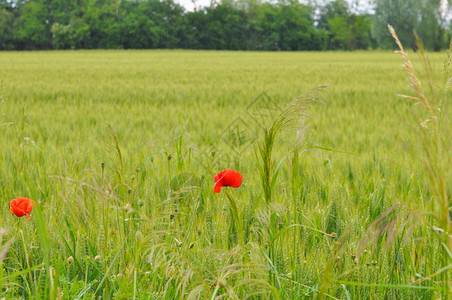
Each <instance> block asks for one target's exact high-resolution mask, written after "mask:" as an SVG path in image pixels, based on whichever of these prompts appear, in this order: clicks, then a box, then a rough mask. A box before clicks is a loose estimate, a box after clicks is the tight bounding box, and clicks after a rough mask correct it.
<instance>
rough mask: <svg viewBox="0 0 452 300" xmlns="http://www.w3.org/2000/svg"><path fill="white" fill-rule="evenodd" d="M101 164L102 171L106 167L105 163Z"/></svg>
mask: <svg viewBox="0 0 452 300" xmlns="http://www.w3.org/2000/svg"><path fill="white" fill-rule="evenodd" d="M100 166H101V167H102V171H103V170H104V169H105V163H104V162H103V163H100Z"/></svg>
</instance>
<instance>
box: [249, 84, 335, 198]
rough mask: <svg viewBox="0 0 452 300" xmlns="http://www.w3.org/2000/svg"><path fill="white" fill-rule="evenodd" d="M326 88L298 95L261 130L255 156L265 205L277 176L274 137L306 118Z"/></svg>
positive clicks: (270, 196)
mask: <svg viewBox="0 0 452 300" xmlns="http://www.w3.org/2000/svg"><path fill="white" fill-rule="evenodd" d="M327 87H328V86H327V85H324V86H319V87H316V88H314V89H312V90H310V91H308V92H306V93H305V94H302V95H300V96H299V97H297V98H296V99H295V100H293V101H292V102H290V103H289V104H288V105H287V106H286V107H285V108H284V109H283V110H282V111H281V112H280V113H279V114H278V116H277V117H276V118H275V120H274V121H273V123H272V125H271V126H270V128H268V127H263V128H262V130H263V134H264V135H263V138H262V140H261V141H260V142H258V144H257V150H256V156H257V159H258V171H259V176H260V180H261V184H262V188H263V191H264V199H265V202H266V203H267V204H270V203H271V202H272V190H273V187H274V185H275V180H276V176H277V173H276V168H275V167H276V164H275V161H274V159H273V156H272V153H273V146H274V144H275V141H276V137H277V136H278V134H280V133H281V132H282V131H284V130H285V129H288V128H289V127H291V126H294V125H295V124H296V121H300V119H303V118H306V117H307V116H308V114H307V112H306V108H307V107H308V106H309V104H310V103H312V102H320V100H319V99H320V98H321V97H322V95H323V93H324V92H325V89H326V88H327Z"/></svg>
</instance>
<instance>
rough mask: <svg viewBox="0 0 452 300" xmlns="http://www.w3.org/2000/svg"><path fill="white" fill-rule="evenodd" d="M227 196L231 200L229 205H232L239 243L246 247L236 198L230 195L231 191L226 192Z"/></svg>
mask: <svg viewBox="0 0 452 300" xmlns="http://www.w3.org/2000/svg"><path fill="white" fill-rule="evenodd" d="M226 196H227V197H228V199H229V204H230V205H231V213H232V218H233V220H234V222H235V228H236V229H237V236H238V238H239V243H240V244H242V245H244V244H245V239H244V236H243V228H242V227H243V226H242V225H243V224H242V223H241V222H240V217H239V210H238V208H237V202H236V201H235V199H234V197H232V196H231V194H230V193H229V190H226Z"/></svg>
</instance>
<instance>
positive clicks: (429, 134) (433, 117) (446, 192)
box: [389, 26, 452, 297]
mask: <svg viewBox="0 0 452 300" xmlns="http://www.w3.org/2000/svg"><path fill="white" fill-rule="evenodd" d="M389 31H390V32H391V34H392V36H393V37H394V40H395V42H396V44H397V46H398V47H399V51H397V52H398V53H400V55H401V56H402V59H403V61H404V63H403V66H404V68H405V70H406V71H407V73H408V77H409V83H410V87H411V89H412V92H413V95H411V96H410V95H401V96H402V97H403V98H405V99H408V100H409V101H411V102H413V108H412V110H411V112H412V117H413V121H414V122H413V123H414V124H413V123H412V124H410V125H411V126H410V127H411V129H412V130H413V132H414V135H415V137H416V140H415V141H414V143H415V144H414V145H413V146H414V147H413V154H414V155H413V159H418V160H420V161H421V162H422V163H423V165H424V168H425V172H426V173H427V174H428V178H429V180H430V184H429V186H428V188H427V190H428V191H430V194H431V196H430V197H429V198H430V199H426V200H427V201H432V205H430V206H429V208H430V210H429V211H428V215H429V216H428V217H427V218H426V219H425V223H426V225H427V226H428V227H429V228H430V230H432V231H433V232H435V235H437V236H438V239H439V245H440V249H441V251H442V256H441V268H440V270H438V271H437V272H435V274H434V276H429V277H431V278H433V277H437V276H440V278H441V286H442V296H443V297H447V295H449V293H450V289H451V284H450V282H449V281H450V274H451V273H450V268H452V236H451V221H450V205H451V202H450V200H451V199H450V197H451V196H450V193H451V190H450V178H451V174H452V151H451V150H452V148H451V146H452V142H451V131H450V130H451V123H450V116H451V115H450V114H451V111H450V86H451V84H452V75H451V71H452V70H451V63H452V40H451V44H450V49H449V50H448V51H447V57H446V60H445V61H444V64H443V66H444V74H443V81H442V82H441V83H440V84H438V83H437V82H436V81H435V78H434V72H433V70H432V67H431V64H430V61H429V59H428V58H427V55H426V53H425V50H424V47H423V44H422V41H421V40H420V38H419V36H417V35H416V40H417V45H418V49H419V55H420V58H421V63H422V71H423V74H422V79H420V78H421V77H420V76H419V75H418V74H417V73H416V71H415V68H414V66H413V64H412V62H411V61H410V59H409V58H408V53H407V52H406V51H405V50H404V48H403V45H402V43H401V42H400V40H399V38H398V37H397V34H396V32H395V30H394V28H392V26H389Z"/></svg>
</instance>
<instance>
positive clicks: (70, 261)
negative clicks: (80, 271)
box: [67, 256, 74, 264]
mask: <svg viewBox="0 0 452 300" xmlns="http://www.w3.org/2000/svg"><path fill="white" fill-rule="evenodd" d="M73 262H74V258H73V257H72V256H69V257H68V258H67V263H68V264H72V263H73Z"/></svg>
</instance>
